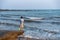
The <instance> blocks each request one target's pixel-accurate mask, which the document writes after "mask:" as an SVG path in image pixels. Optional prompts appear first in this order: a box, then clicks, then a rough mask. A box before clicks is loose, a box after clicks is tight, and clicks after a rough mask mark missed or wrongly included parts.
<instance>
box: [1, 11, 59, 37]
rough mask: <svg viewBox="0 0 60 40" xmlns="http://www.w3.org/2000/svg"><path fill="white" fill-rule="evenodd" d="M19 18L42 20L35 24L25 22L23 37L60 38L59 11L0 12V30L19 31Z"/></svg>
mask: <svg viewBox="0 0 60 40" xmlns="http://www.w3.org/2000/svg"><path fill="white" fill-rule="evenodd" d="M20 16H24V17H38V18H41V17H43V18H44V19H42V20H40V21H36V22H35V21H34V22H25V23H24V25H25V29H24V30H25V35H29V36H34V37H39V38H40V37H60V10H40V11H0V30H19V24H20ZM52 32H53V33H52Z"/></svg>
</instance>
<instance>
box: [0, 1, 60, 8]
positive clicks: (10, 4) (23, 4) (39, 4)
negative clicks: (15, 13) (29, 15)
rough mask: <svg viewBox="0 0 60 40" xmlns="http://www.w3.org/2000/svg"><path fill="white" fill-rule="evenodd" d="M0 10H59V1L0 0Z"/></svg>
mask: <svg viewBox="0 0 60 40" xmlns="http://www.w3.org/2000/svg"><path fill="white" fill-rule="evenodd" d="M0 9H60V0H0Z"/></svg>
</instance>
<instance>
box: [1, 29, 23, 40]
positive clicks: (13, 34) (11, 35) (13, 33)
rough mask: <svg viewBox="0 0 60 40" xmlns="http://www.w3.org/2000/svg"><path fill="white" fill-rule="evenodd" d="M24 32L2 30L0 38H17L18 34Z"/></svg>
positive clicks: (2, 39)
mask: <svg viewBox="0 0 60 40" xmlns="http://www.w3.org/2000/svg"><path fill="white" fill-rule="evenodd" d="M23 33H24V32H23V31H7V30H0V40H17V39H18V36H19V35H22V34H23Z"/></svg>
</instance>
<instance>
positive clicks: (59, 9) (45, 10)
mask: <svg viewBox="0 0 60 40" xmlns="http://www.w3.org/2000/svg"><path fill="white" fill-rule="evenodd" d="M0 11H60V9H21V10H20V9H0Z"/></svg>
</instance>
